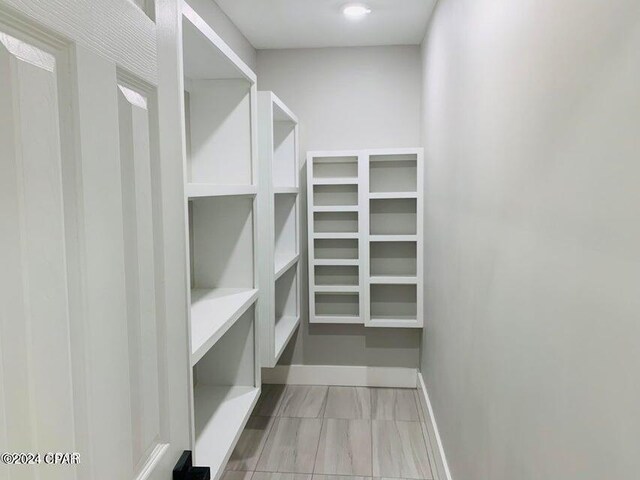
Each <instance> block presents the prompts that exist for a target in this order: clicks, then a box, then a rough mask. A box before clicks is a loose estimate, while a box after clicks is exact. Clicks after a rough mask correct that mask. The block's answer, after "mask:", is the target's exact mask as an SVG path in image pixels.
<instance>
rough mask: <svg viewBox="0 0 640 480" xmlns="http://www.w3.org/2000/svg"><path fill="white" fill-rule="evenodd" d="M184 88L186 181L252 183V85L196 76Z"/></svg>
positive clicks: (245, 82) (238, 80)
mask: <svg viewBox="0 0 640 480" xmlns="http://www.w3.org/2000/svg"><path fill="white" fill-rule="evenodd" d="M185 88H186V90H187V92H185V117H186V119H185V120H186V121H185V127H186V140H187V144H186V147H187V176H188V180H189V182H190V183H208V184H217V185H251V184H252V177H253V167H252V157H251V100H250V92H251V84H250V83H249V82H247V81H245V80H240V79H224V80H211V79H201V78H197V79H185ZM229 159H233V161H229Z"/></svg>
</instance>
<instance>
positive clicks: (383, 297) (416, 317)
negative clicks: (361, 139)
mask: <svg viewBox="0 0 640 480" xmlns="http://www.w3.org/2000/svg"><path fill="white" fill-rule="evenodd" d="M307 172H308V175H307V176H308V189H309V190H308V191H309V201H308V212H309V225H308V228H309V303H310V305H309V309H310V322H311V323H345V324H353V323H356V324H357V323H360V324H364V325H365V326H368V327H387V328H421V327H422V326H423V307H422V298H423V267H422V263H423V228H422V227H423V220H422V219H423V206H422V205H423V203H422V202H423V199H422V192H423V178H422V176H423V152H422V149H418V148H416V149H406V148H405V149H389V150H358V151H338V152H328V151H323V152H309V153H308V155H307Z"/></svg>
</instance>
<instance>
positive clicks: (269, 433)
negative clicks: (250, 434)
mask: <svg viewBox="0 0 640 480" xmlns="http://www.w3.org/2000/svg"><path fill="white" fill-rule="evenodd" d="M277 421H279V419H278V417H273V420H272V421H271V425H270V426H269V431H268V432H267V435H266V436H265V438H264V443H263V444H262V448H261V449H260V453H259V454H258V460H256V465H255V466H254V467H253V472H254V473H255V472H256V471H257V468H258V464H259V463H260V460H261V459H262V453H263V452H264V449H265V447H266V446H267V442H268V441H269V435H271V431H272V430H273V427H274V426H275V424H276V422H277ZM252 479H253V475H251V479H249V480H252Z"/></svg>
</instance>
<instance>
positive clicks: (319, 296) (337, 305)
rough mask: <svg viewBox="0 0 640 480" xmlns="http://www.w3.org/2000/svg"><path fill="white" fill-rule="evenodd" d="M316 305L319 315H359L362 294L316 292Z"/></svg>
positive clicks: (317, 314)
mask: <svg viewBox="0 0 640 480" xmlns="http://www.w3.org/2000/svg"><path fill="white" fill-rule="evenodd" d="M315 307H316V308H315V310H316V316H319V317H351V318H353V317H359V316H360V296H359V295H358V294H357V293H349V294H344V295H341V294H334V293H316V294H315Z"/></svg>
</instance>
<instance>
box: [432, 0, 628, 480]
mask: <svg viewBox="0 0 640 480" xmlns="http://www.w3.org/2000/svg"><path fill="white" fill-rule="evenodd" d="M434 15H435V16H434V18H433V19H432V21H431V25H430V28H429V31H428V34H427V38H426V43H425V47H424V119H423V120H424V128H423V134H424V144H425V146H426V151H427V195H426V242H425V243H426V246H427V255H426V269H427V283H426V312H427V317H426V320H427V322H426V324H427V328H426V329H425V331H424V340H423V344H424V350H423V355H422V361H421V366H422V371H423V374H424V376H425V379H426V382H427V385H428V388H429V393H430V396H431V400H432V402H433V406H434V410H435V414H436V419H437V422H438V427H439V429H440V433H441V435H442V437H443V441H444V447H445V451H446V454H447V457H448V461H449V465H450V467H451V469H452V474H453V478H454V479H455V480H489V479H490V480H514V479H518V480H525V479H553V480H559V479H563V480H592V479H593V480H596V479H597V480H605V479H614V478H615V479H625V480H627V479H628V480H630V479H632V478H638V472H640V455H638V452H640V435H639V433H638V432H640V375H639V374H638V366H639V365H640V347H639V346H638V342H639V339H640V2H638V0H610V1H604V0H563V1H557V0H520V1H517V2H508V1H503V2H497V1H495V0H440V2H439V5H438V6H437V8H436V11H435V14H434Z"/></svg>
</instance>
